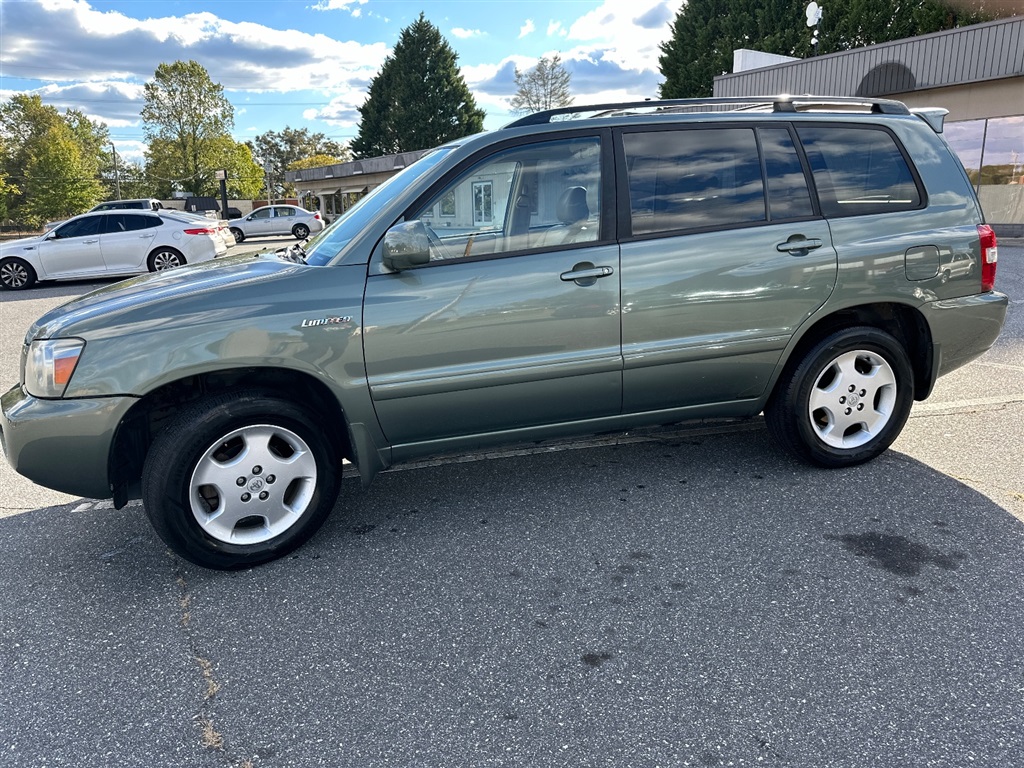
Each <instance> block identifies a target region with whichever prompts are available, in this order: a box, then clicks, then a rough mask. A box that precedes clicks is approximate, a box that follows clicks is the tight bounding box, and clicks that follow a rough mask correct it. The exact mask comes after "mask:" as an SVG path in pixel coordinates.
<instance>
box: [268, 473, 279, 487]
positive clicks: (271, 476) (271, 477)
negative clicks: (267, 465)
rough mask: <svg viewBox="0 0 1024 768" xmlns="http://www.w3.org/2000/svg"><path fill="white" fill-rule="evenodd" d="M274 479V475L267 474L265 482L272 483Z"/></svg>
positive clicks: (275, 478)
mask: <svg viewBox="0 0 1024 768" xmlns="http://www.w3.org/2000/svg"><path fill="white" fill-rule="evenodd" d="M275 480H277V477H276V476H275V475H267V483H268V484H271V485H272V484H273V483H274V481H275Z"/></svg>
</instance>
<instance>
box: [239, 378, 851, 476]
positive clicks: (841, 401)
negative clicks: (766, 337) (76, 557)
mask: <svg viewBox="0 0 1024 768" xmlns="http://www.w3.org/2000/svg"><path fill="white" fill-rule="evenodd" d="M839 402H840V404H843V403H845V402H846V395H843V396H842V397H840V398H839ZM239 485H241V483H239Z"/></svg>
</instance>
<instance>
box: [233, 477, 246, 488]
mask: <svg viewBox="0 0 1024 768" xmlns="http://www.w3.org/2000/svg"><path fill="white" fill-rule="evenodd" d="M235 485H237V486H238V487H239V488H241V487H242V486H243V485H245V478H244V477H240V478H238V479H237V480H235Z"/></svg>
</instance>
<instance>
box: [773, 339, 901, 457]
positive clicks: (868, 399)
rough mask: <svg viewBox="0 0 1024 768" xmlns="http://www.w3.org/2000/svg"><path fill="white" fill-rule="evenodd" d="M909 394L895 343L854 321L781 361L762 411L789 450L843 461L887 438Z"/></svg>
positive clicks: (894, 432)
mask: <svg viewBox="0 0 1024 768" xmlns="http://www.w3.org/2000/svg"><path fill="white" fill-rule="evenodd" d="M851 388H852V389H851ZM913 400H914V371H913V368H912V367H911V365H910V360H909V359H908V357H907V353H906V351H905V350H904V349H903V346H902V345H901V344H900V343H899V342H898V341H897V340H896V339H895V338H893V337H892V336H891V335H890V334H888V333H886V332H885V331H881V330H879V329H877V328H869V327H854V328H848V329H845V330H842V331H837V332H835V333H832V334H831V335H829V336H827V337H826V338H824V339H822V340H821V341H820V342H818V343H817V344H816V345H815V346H814V347H813V348H811V350H810V351H808V352H807V354H806V355H804V356H803V358H801V359H800V360H796V361H793V362H792V363H791V364H790V365H789V366H787V367H786V370H785V371H784V372H783V374H782V377H781V378H780V379H779V381H778V383H777V384H776V387H775V392H774V393H773V394H772V397H771V399H770V400H769V401H768V405H767V406H765V409H764V415H765V422H766V424H767V425H768V430H769V431H770V432H771V433H772V436H773V437H774V438H775V440H776V441H777V442H778V443H779V444H780V445H781V446H782V447H783V448H784V449H786V451H788V452H789V453H790V454H792V455H793V456H796V457H797V458H799V459H802V460H804V461H807V462H809V463H811V464H816V465H818V466H821V467H848V466H853V465H855V464H862V463H864V462H866V461H870V460H871V459H873V458H875V457H876V456H878V455H879V454H880V453H882V452H883V451H884V450H885V449H886V448H888V447H889V446H890V445H891V444H892V442H893V440H895V439H896V437H897V436H898V435H899V433H900V431H901V430H902V429H903V425H904V424H906V421H907V417H908V416H909V415H910V408H911V406H912V405H913Z"/></svg>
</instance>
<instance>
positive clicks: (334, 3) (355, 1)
mask: <svg viewBox="0 0 1024 768" xmlns="http://www.w3.org/2000/svg"><path fill="white" fill-rule="evenodd" d="M366 3H367V0H319V2H317V3H315V4H314V5H311V6H309V9H310V10H311V11H350V12H351V13H352V15H353V16H356V17H358V16H359V14H360V13H362V10H361V9H360V8H358V7H356V8H352V6H353V5H355V6H360V5H366Z"/></svg>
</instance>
